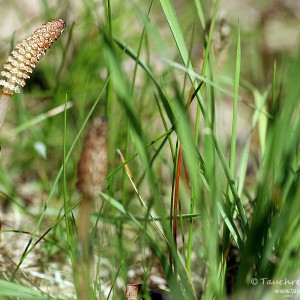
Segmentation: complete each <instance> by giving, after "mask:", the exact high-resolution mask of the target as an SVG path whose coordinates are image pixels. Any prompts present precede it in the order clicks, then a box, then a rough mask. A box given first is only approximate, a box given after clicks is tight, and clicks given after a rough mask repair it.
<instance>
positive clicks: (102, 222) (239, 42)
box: [0, 0, 300, 300]
mask: <svg viewBox="0 0 300 300" xmlns="http://www.w3.org/2000/svg"><path fill="white" fill-rule="evenodd" d="M218 4H219V3H218V1H216V3H214V5H212V4H210V3H208V2H206V1H201V2H197V1H195V3H194V2H192V1H191V2H189V3H188V4H186V5H185V6H183V5H181V3H180V2H178V1H174V3H173V2H172V1H170V0H169V1H168V0H165V1H163V0H161V1H160V3H159V2H158V1H154V2H153V3H151V2H149V3H147V4H146V3H144V2H142V1H136V2H130V3H129V4H126V5H124V3H123V2H119V1H112V2H111V1H103V2H101V3H98V2H97V3H96V2H93V1H85V2H84V4H82V5H80V4H76V6H74V7H72V5H71V2H69V1H66V2H64V6H61V5H60V4H57V5H54V6H50V4H49V3H48V2H47V1H43V5H41V14H40V17H39V20H40V21H41V22H44V21H46V20H48V19H49V18H58V17H60V18H64V19H66V20H67V23H68V27H67V30H66V32H65V33H64V37H63V39H62V41H61V42H58V44H57V45H56V46H55V47H53V49H51V51H49V53H47V55H46V57H45V58H44V60H43V62H41V64H40V65H39V66H38V69H37V72H36V73H35V75H34V76H33V78H32V79H31V81H30V84H29V86H28V87H27V88H26V89H25V90H24V93H22V94H21V95H19V96H16V97H15V98H14V101H13V103H12V104H11V106H10V111H9V114H8V117H7V122H6V127H5V128H4V130H3V133H2V139H1V145H2V154H1V172H0V183H1V192H2V193H1V195H2V196H1V203H3V204H2V205H1V207H2V219H3V222H2V224H3V225H2V231H1V235H2V240H1V244H0V246H1V249H3V251H1V252H2V253H3V254H2V257H3V269H4V270H3V273H2V275H1V278H2V279H4V280H5V281H2V282H1V284H2V289H0V297H2V298H3V299H5V297H7V296H8V295H10V296H11V297H17V296H18V295H19V293H21V292H24V291H25V289H23V287H22V286H23V285H26V286H27V287H28V288H29V289H30V290H28V289H26V292H28V293H29V294H28V295H30V296H28V297H32V298H30V299H43V298H44V296H43V295H42V294H38V292H35V291H34V290H35V289H36V288H37V289H41V290H42V291H43V292H45V293H47V294H49V295H51V296H53V297H54V298H55V299H74V298H76V291H75V288H74V286H72V284H70V281H72V280H73V278H75V279H76V274H74V272H75V271H73V270H76V255H77V246H78V245H77V236H76V222H77V220H78V219H77V205H78V201H80V198H79V196H78V194H77V192H76V189H75V182H76V164H77V161H78V157H79V153H80V151H81V144H82V142H83V133H84V131H85V127H86V125H87V124H88V123H89V120H90V119H91V118H92V117H93V116H94V115H106V117H107V119H108V124H109V140H108V149H109V174H108V176H107V181H106V184H105V187H104V189H103V190H102V194H100V193H99V197H98V199H95V201H96V204H97V205H96V206H97V211H95V213H94V215H93V216H92V219H91V232H92V234H93V250H94V264H95V265H96V268H95V270H96V271H95V278H94V283H93V294H94V296H91V299H93V297H95V298H96V297H101V299H106V298H107V297H110V298H111V299H120V298H124V294H125V287H126V284H127V283H129V282H144V284H145V285H147V284H148V285H149V286H154V285H158V284H157V283H155V278H154V277H155V276H156V277H157V276H160V277H162V278H165V279H166V282H167V283H166V286H167V287H168V288H169V289H170V292H171V294H172V297H173V299H178V300H179V299H180V300H181V299H213V298H218V299H223V298H226V297H227V295H231V296H232V297H233V298H234V297H236V298H237V299H238V298H239V299H240V298H241V297H242V298H246V297H247V295H251V297H254V298H255V299H258V298H262V297H266V299H276V297H277V295H276V294H275V289H276V288H277V289H278V288H282V285H280V284H279V283H278V282H277V284H276V283H273V284H270V285H267V284H265V281H264V280H263V278H267V279H270V280H284V279H285V278H287V279H288V280H290V281H292V280H296V279H297V278H298V276H299V259H298V256H297V253H298V251H299V245H300V243H299V236H300V232H299V229H298V228H299V226H298V225H299V216H298V215H299V214H298V211H299V207H298V206H299V199H300V191H299V165H300V163H299V161H300V160H299V157H300V154H299V137H300V122H299V92H300V91H299V85H298V83H297V78H299V75H300V74H299V72H300V71H299V70H300V65H299V64H300V63H299V61H300V60H299V55H298V53H296V55H294V57H291V56H290V55H289V53H280V56H278V57H277V61H276V68H275V67H273V66H274V61H272V62H271V63H269V62H268V60H270V58H272V59H273V58H274V59H275V58H276V57H275V56H272V55H271V53H268V51H267V50H266V49H265V48H263V47H261V44H260V43H259V42H260V41H259V40H258V38H257V36H258V34H259V32H260V31H259V30H262V29H263V26H264V25H263V24H261V25H259V26H260V27H259V26H257V27H256V28H252V29H251V30H249V29H247V31H246V30H244V29H243V24H241V26H240V27H239V29H238V20H237V19H238V17H239V16H237V17H236V19H234V20H231V22H232V23H231V24H230V23H229V24H227V23H226V21H224V20H225V19H222V18H221V15H220V13H219V6H218ZM223 6H224V5H223ZM271 7H272V3H271V4H270V8H271ZM274 7H275V4H274ZM64 8H66V9H64ZM67 8H69V9H67ZM14 9H15V10H16V12H20V11H21V7H20V6H18V5H17V4H16V5H15V7H14ZM275 12H276V11H275ZM186 16H188V17H186ZM35 22H36V20H34V21H33V22H32V23H35ZM222 22H224V23H222ZM27 25H28V24H27ZM229 25H230V26H231V34H229V33H227V35H224V31H222V30H225V29H224V26H229ZM222 26H223V27H222ZM227 29H228V28H226V30H227ZM226 30H225V32H227V31H226ZM222 34H223V35H222ZM17 36H18V34H17ZM249 36H250V37H251V41H253V43H252V44H250V43H248V42H247V41H248V40H249ZM12 38H13V37H12ZM263 42H264V40H263V41H262V43H263ZM12 43H15V41H14V40H12ZM1 45H4V47H5V49H4V50H2V49H0V51H2V52H3V57H4V58H3V59H2V54H1V62H2V61H3V62H4V60H5V54H6V53H7V52H8V49H9V47H10V41H6V42H4V43H2V44H1ZM253 48H255V49H256V51H252V50H251V49H253ZM269 51H270V50H269ZM268 55H269V56H268ZM266 56H268V59H266ZM282 56H283V57H284V59H282ZM249 57H250V58H251V59H249ZM253 62H255V66H256V69H257V73H258V74H257V76H258V77H257V78H263V80H261V81H260V82H259V83H258V82H257V78H254V79H253V74H252V71H251V70H252V69H253V67H254V64H253ZM260 62H261V63H260ZM262 73H264V74H262ZM202 81H203V84H202V86H201V88H200V90H199V91H197V93H194V95H193V97H192V99H191V100H192V103H191V106H190V108H189V110H188V111H187V109H186V104H187V102H188V99H189V97H190V96H191V95H192V94H193V92H194V90H195V89H196V88H197V87H198V86H199V84H200V83H201V82H202ZM66 101H68V102H69V103H70V104H69V106H68V109H67V110H66V111H65V114H64V113H63V112H64V110H63V106H64V104H65V102H66ZM57 107H58V109H56V108H57ZM53 109H54V110H53ZM48 111H49V113H47V112H48ZM222 119H223V120H225V121H222ZM243 119H246V121H245V123H244V124H243V123H242V121H243ZM64 124H65V126H64ZM232 124H233V125H232ZM228 137H229V138H228ZM180 145H181V146H182V149H183V164H182V168H181V170H182V171H181V175H180V176H179V175H178V174H176V170H177V166H176V163H177V157H178V155H179V154H178V153H179V147H180ZM118 149H119V150H120V152H121V153H122V154H123V156H124V158H125V163H122V160H121V159H120V156H119V155H118V152H117V150H118ZM125 164H126V165H127V167H128V169H129V170H130V172H131V173H132V175H131V176H132V178H131V179H132V182H133V183H134V186H133V184H132V182H131V181H130V180H129V178H128V175H127V174H126V172H125ZM128 169H127V170H128ZM176 176H179V178H180V180H179V194H178V195H179V197H178V199H179V216H178V226H177V235H176V241H175V240H174V239H173V234H172V230H171V229H172V222H171V220H172V217H173V216H172V213H173V210H172V206H173V204H174V201H173V200H174V190H175V188H176V186H175V185H176V184H175V183H176V180H175V179H176ZM140 199H143V201H144V202H145V204H146V206H147V209H145V207H144V206H143V204H142V203H140ZM12 211H17V213H15V214H12ZM150 214H151V217H150ZM66 216H68V219H67V222H64V220H65V218H66ZM15 219H17V220H20V221H21V223H20V224H19V225H18V224H17V223H15V222H14V220H15ZM154 220H155V222H154ZM66 225H67V228H66ZM15 226H17V227H15ZM14 230H15V231H14ZM10 251H11V252H10ZM9 253H11V254H10V255H9ZM11 258H13V259H12V261H13V264H12V265H11ZM12 266H13V267H12ZM33 266H34V270H33V271H34V272H35V273H32V272H31V271H32V270H31V269H30V268H29V267H33ZM138 270H140V271H138ZM30 272H31V273H30ZM55 273H56V274H60V276H65V277H66V278H62V279H61V278H59V279H58V278H57V277H55V276H54V274H55ZM23 274H25V275H26V276H23ZM37 274H38V275H37ZM132 274H134V276H132ZM154 275H155V276H154ZM38 276H40V277H39V278H40V279H38ZM47 276H48V277H47ZM26 277H28V278H29V280H30V281H26V280H25V278H26ZM46 278H48V279H46ZM253 278H254V279H257V285H255V286H254V285H253V282H255V280H254V281H251V279H253ZM10 279H12V280H14V281H15V282H16V283H17V284H12V283H9V280H10ZM63 279H66V280H65V281H64V280H63ZM49 283H50V284H49ZM289 286H290V287H293V286H292V285H291V284H290V285H289ZM18 287H19V288H18ZM47 287H49V288H47ZM66 287H68V288H66ZM294 287H295V286H294ZM24 297H25V296H24ZM249 297H250V296H249ZM2 298H1V299H2ZM278 299H279V298H278Z"/></svg>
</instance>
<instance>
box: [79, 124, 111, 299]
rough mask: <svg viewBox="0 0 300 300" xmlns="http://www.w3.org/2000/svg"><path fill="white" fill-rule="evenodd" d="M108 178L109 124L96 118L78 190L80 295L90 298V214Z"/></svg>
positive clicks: (81, 162) (85, 148) (85, 149)
mask: <svg viewBox="0 0 300 300" xmlns="http://www.w3.org/2000/svg"><path fill="white" fill-rule="evenodd" d="M106 175H107V122H106V119H105V118H95V119H94V120H93V121H92V123H91V125H90V126H89V129H88V132H87V135H86V138H85V142H84V145H83V150H82V153H81V157H80V160H79V163H78V169H77V184H76V186H77V188H78V190H79V191H80V193H81V195H82V201H81V203H80V207H79V219H78V240H79V255H80V256H79V261H78V294H79V295H78V296H79V298H80V299H89V296H90V295H91V288H90V283H91V281H92V280H91V274H92V273H93V268H92V265H91V263H92V251H91V250H90V215H91V212H92V210H93V207H94V202H93V200H94V198H95V196H96V195H97V192H100V191H101V189H102V187H103V184H104V181H105V178H106Z"/></svg>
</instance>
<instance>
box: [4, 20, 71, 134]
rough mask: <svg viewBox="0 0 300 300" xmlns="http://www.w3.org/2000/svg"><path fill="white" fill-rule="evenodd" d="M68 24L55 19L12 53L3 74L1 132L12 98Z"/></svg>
mask: <svg viewBox="0 0 300 300" xmlns="http://www.w3.org/2000/svg"><path fill="white" fill-rule="evenodd" d="M65 27H66V22H65V21H64V20H61V19H58V20H56V19H54V20H52V21H50V22H47V23H45V24H43V25H42V26H41V27H39V28H37V29H36V30H35V31H34V32H33V34H32V35H31V36H29V37H28V38H27V39H25V40H23V41H22V42H21V43H19V44H17V45H16V47H15V49H14V50H13V51H12V52H11V55H10V56H9V57H8V59H7V62H6V63H5V64H4V66H3V68H4V70H3V71H2V72H1V77H2V79H0V86H2V89H1V90H0V92H1V94H2V95H1V97H0V130H1V127H2V124H3V121H4V117H5V114H6V109H7V106H8V102H9V99H10V97H11V96H12V95H13V94H14V93H20V87H24V86H25V84H26V82H25V80H26V79H28V78H29V77H30V74H31V73H32V71H33V69H34V68H35V67H36V65H37V63H38V62H39V61H40V60H41V58H42V57H43V56H44V55H45V53H46V52H47V50H48V49H50V48H51V46H52V45H53V43H54V42H55V41H57V39H58V38H59V37H60V36H61V34H62V32H63V31H64V28H65Z"/></svg>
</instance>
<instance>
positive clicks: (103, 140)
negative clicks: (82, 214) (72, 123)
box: [76, 117, 107, 199]
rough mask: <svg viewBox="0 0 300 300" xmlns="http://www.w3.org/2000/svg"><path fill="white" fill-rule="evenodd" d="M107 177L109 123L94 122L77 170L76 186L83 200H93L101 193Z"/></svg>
mask: <svg viewBox="0 0 300 300" xmlns="http://www.w3.org/2000/svg"><path fill="white" fill-rule="evenodd" d="M106 175H107V121H106V119H105V118H104V117H102V118H101V117H97V118H95V119H93V120H92V122H91V124H90V126H89V128H88V131H87V134H86V138H85V142H84V145H83V149H82V153H81V157H80V160H79V162H78V168H77V183H76V186H77V188H78V190H79V191H80V193H81V194H82V196H83V198H85V199H93V198H94V197H95V196H96V194H97V192H100V191H101V189H102V187H103V184H104V181H105V178H106Z"/></svg>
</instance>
